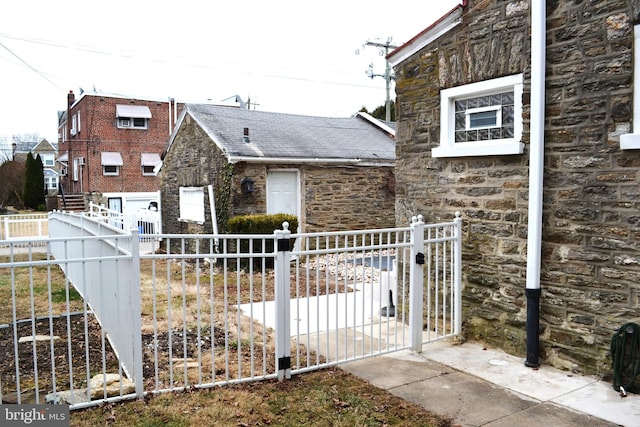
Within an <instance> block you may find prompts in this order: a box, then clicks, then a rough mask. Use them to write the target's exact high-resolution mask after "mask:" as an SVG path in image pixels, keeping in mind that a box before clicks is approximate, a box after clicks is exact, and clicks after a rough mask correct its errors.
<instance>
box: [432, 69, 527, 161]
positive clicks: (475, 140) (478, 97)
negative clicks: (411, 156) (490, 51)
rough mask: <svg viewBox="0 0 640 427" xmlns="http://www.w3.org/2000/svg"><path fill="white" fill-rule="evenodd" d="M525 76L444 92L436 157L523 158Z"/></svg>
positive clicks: (478, 83) (504, 78) (459, 87)
mask: <svg viewBox="0 0 640 427" xmlns="http://www.w3.org/2000/svg"><path fill="white" fill-rule="evenodd" d="M522 87H523V84H522V74H517V75H513V76H507V77H500V78H497V79H492V80H485V81H482V82H477V83H471V84H468V85H464V86H457V87H454V88H450V89H443V90H441V91H440V146H439V147H436V148H434V149H433V150H432V151H431V154H432V156H433V157H464V156H491V155H505V154H522V152H523V149H524V145H523V144H522V141H521V139H522Z"/></svg>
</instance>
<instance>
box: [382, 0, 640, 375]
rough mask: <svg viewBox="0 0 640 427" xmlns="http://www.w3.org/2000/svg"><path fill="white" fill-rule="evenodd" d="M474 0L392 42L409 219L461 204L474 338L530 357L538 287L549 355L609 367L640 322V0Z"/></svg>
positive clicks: (572, 366) (399, 191) (400, 179)
mask: <svg viewBox="0 0 640 427" xmlns="http://www.w3.org/2000/svg"><path fill="white" fill-rule="evenodd" d="M461 3H462V4H461V5H460V6H458V7H456V8H454V9H453V10H452V11H451V12H450V13H448V14H446V15H445V16H443V17H442V18H441V19H440V20H438V21H437V22H436V23H434V24H433V25H432V26H430V27H429V28H427V29H425V30H424V31H423V32H421V33H420V34H418V35H416V36H415V37H414V38H413V39H411V40H410V41H409V42H407V43H405V44H404V45H402V46H401V47H400V48H398V49H396V50H395V51H394V52H392V53H391V54H390V55H389V56H388V59H389V61H390V62H391V63H392V65H393V67H394V70H395V75H396V95H397V98H396V108H397V114H396V118H397V124H396V128H397V135H396V138H397V141H396V144H397V150H396V169H395V174H396V223H397V224H406V223H407V221H408V220H409V218H410V216H411V215H414V214H415V213H422V214H423V215H425V218H426V220H427V222H430V221H439V220H449V219H451V218H453V216H454V212H455V211H461V212H462V214H463V218H464V243H463V276H464V277H463V282H464V290H463V306H464V307H463V316H464V327H463V329H464V331H465V333H466V335H467V336H468V337H469V338H474V339H480V340H483V341H485V342H486V343H488V344H490V345H495V346H498V347H500V348H502V349H504V350H506V351H508V352H510V353H512V354H517V355H523V356H524V355H526V356H527V358H528V357H529V354H528V348H527V346H528V345H530V344H531V342H532V339H531V338H528V332H529V330H528V326H529V325H527V323H528V322H527V313H528V300H529V297H531V296H532V295H534V294H535V293H536V292H537V295H538V297H539V308H540V313H539V325H538V326H539V343H540V355H539V356H540V359H541V361H542V362H544V363H548V364H551V365H554V366H556V367H561V368H565V369H569V370H573V371H575V372H581V373H587V374H599V375H601V376H607V375H608V374H609V373H610V369H611V368H610V367H611V359H610V358H609V355H608V351H609V345H610V340H611V337H612V335H613V333H614V331H615V330H616V329H617V328H618V327H620V326H621V325H622V324H624V323H626V322H638V321H639V320H640V302H639V300H640V285H639V283H640V280H639V279H640V215H639V210H638V209H639V207H640V174H639V173H638V167H639V166H640V150H639V148H640V131H639V129H638V123H639V122H640V92H638V91H640V85H639V84H634V78H635V79H636V83H639V82H640V78H639V77H637V76H638V75H639V74H640V73H638V70H634V68H635V67H636V66H638V65H637V64H640V62H639V59H640V53H638V52H640V49H639V48H638V46H635V51H634V40H635V43H638V40H640V39H639V38H638V37H639V36H638V35H637V34H639V32H638V26H636V27H635V28H636V29H635V34H636V36H635V39H634V25H635V24H637V23H638V15H639V13H640V1H638V0H601V1H572V2H564V1H557V0H553V1H546V2H540V3H541V4H539V3H538V2H533V1H530V0H507V1H503V0H468V1H463V2H461ZM545 7H546V11H545ZM545 39H546V41H545ZM634 52H635V54H634ZM634 61H635V62H634ZM636 89H638V91H636ZM634 132H636V133H637V134H636V133H634ZM533 299H535V295H534V298H533ZM536 335H537V334H536ZM527 361H528V360H527Z"/></svg>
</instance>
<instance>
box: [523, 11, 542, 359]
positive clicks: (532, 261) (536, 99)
mask: <svg viewBox="0 0 640 427" xmlns="http://www.w3.org/2000/svg"><path fill="white" fill-rule="evenodd" d="M545 3H546V2H544V1H535V0H534V1H531V2H529V5H530V6H531V121H530V128H529V134H530V144H529V224H528V235H527V285H526V291H525V293H526V296H527V359H526V361H525V363H524V364H525V366H527V367H530V368H537V367H538V366H540V346H539V344H540V343H539V340H540V295H541V294H542V290H541V289H540V265H541V262H540V259H541V254H542V207H543V175H544V128H545V126H544V124H545V80H546V79H545V67H546V60H545V58H546V29H547V26H546V15H547V14H546V4H545Z"/></svg>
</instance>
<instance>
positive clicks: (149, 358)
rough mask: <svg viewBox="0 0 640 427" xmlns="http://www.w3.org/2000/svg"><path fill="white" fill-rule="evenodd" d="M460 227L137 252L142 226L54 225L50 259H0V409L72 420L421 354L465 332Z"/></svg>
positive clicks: (283, 234) (199, 240)
mask: <svg viewBox="0 0 640 427" xmlns="http://www.w3.org/2000/svg"><path fill="white" fill-rule="evenodd" d="M460 223H461V221H460V219H459V218H457V219H456V220H454V221H453V222H450V223H442V224H434V225H425V224H424V223H423V222H422V221H421V219H420V218H415V219H414V221H413V222H412V224H411V225H410V226H409V227H406V228H394V229H384V230H364V231H349V232H330V233H313V234H291V233H290V232H289V231H288V230H286V229H285V230H280V231H276V232H275V233H274V234H273V235H266V236H265V235H258V236H247V235H195V236H194V235H152V236H150V237H152V238H154V239H157V238H160V237H161V238H162V239H163V244H162V249H161V250H154V251H152V252H150V253H141V252H140V251H139V250H138V242H139V240H138V233H137V232H135V230H134V231H133V232H132V233H131V234H123V233H122V232H121V230H120V228H119V227H112V226H110V225H109V224H105V223H104V221H95V220H91V219H90V218H87V217H84V216H82V215H74V214H60V213H54V214H52V216H51V218H50V227H51V237H50V239H49V240H48V244H49V246H48V247H49V250H48V251H47V253H46V254H45V253H41V254H36V253H31V252H28V253H27V254H15V253H14V252H13V251H11V250H10V251H9V255H8V256H6V257H4V258H2V259H0V277H4V278H5V279H1V278H0V298H1V297H3V296H4V297H5V299H7V300H11V301H12V310H11V314H10V315H9V314H8V313H5V315H4V317H1V316H0V319H1V320H0V335H1V336H0V342H4V344H2V345H5V346H7V348H6V349H2V350H5V351H6V352H8V354H10V355H11V356H12V357H9V359H10V361H9V362H7V363H5V365H3V366H2V376H1V377H0V397H1V398H2V401H3V402H8V401H12V400H15V401H18V402H30V401H33V402H42V401H46V400H48V401H54V402H61V401H66V402H69V403H70V404H71V408H72V409H75V408H80V407H84V406H88V405H95V404H98V403H101V402H104V401H111V400H118V399H123V398H128V397H134V396H138V397H139V396H141V395H142V394H143V393H146V392H151V393H157V392H163V391H170V390H180V389H183V388H190V387H212V386H215V385H222V384H227V383H234V382H243V381H253V380H257V379H267V378H280V379H283V378H288V377H289V376H290V375H292V374H296V373H299V372H304V371H308V370H313V369H319V368H321V367H325V366H329V365H332V364H337V363H341V362H345V361H348V360H355V359H358V358H363V357H368V356H371V355H377V354H383V353H386V352H391V351H397V350H400V349H406V348H412V349H414V350H415V351H421V350H422V343H423V342H426V341H427V340H435V339H441V338H443V337H446V336H451V335H455V334H457V333H459V331H460V227H461V225H460ZM80 230H82V231H80ZM78 234H83V236H78ZM71 235H75V236H78V237H68V236H71ZM294 239H295V240H296V241H297V243H298V244H297V245H296V246H295V247H296V248H300V249H296V250H295V251H291V250H290V248H291V247H293V245H291V242H292V241H293V240H294ZM23 243H24V242H23ZM1 324H4V325H1ZM28 336H32V337H38V336H40V338H37V339H43V340H44V339H48V341H44V342H42V341H37V339H36V338H32V341H29V338H28ZM45 337H46V338H45ZM52 337H58V338H53V339H52ZM26 343H28V344H26ZM96 373H97V374H98V375H97V376H94V374H96ZM34 386H35V387H34ZM25 391H26V392H25ZM43 391H46V393H43ZM31 393H33V395H31ZM41 394H44V395H42V396H41Z"/></svg>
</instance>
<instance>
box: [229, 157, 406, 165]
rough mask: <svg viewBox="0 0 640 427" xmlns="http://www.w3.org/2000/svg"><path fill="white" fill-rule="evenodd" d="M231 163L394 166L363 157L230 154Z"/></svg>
mask: <svg viewBox="0 0 640 427" xmlns="http://www.w3.org/2000/svg"><path fill="white" fill-rule="evenodd" d="M228 158H229V163H239V162H246V163H285V164H294V163H301V164H302V163H329V164H345V165H351V164H357V165H359V166H393V165H395V163H394V162H393V161H392V160H388V161H379V162H376V161H363V160H362V159H336V158H326V159H323V158H308V157H251V156H228Z"/></svg>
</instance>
